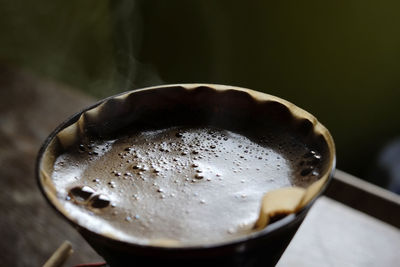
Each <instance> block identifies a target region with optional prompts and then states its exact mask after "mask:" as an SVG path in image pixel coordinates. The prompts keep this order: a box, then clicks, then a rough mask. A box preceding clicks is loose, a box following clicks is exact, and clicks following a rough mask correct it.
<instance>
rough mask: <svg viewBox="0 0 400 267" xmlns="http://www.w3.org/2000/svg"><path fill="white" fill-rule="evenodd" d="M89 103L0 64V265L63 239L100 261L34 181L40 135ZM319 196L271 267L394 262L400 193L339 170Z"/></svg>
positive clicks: (33, 258) (41, 257)
mask: <svg viewBox="0 0 400 267" xmlns="http://www.w3.org/2000/svg"><path fill="white" fill-rule="evenodd" d="M93 102H94V99H92V98H90V97H87V96H85V95H82V94H81V93H78V92H76V91H74V90H73V89H71V88H67V87H66V86H64V85H61V84H57V83H54V82H50V81H46V80H43V79H38V78H37V77H35V76H33V75H31V74H30V73H26V72H23V71H16V70H14V69H11V68H7V67H4V66H3V67H1V66H0V151H1V153H0V179H1V180H0V209H1V210H2V211H3V214H2V216H0V236H1V241H0V251H1V256H0V266H17V267H18V266H40V265H42V264H43V263H44V262H45V261H46V259H47V258H48V257H49V256H50V255H51V254H52V253H53V252H54V250H55V249H56V248H57V247H58V246H59V245H60V244H61V243H62V242H63V241H64V240H66V239H68V240H70V241H71V243H72V245H73V248H74V250H75V253H74V254H72V256H71V257H70V258H69V259H68V261H67V263H66V266H72V265H74V264H79V263H90V262H98V261H102V259H101V258H100V257H99V256H98V255H97V254H96V253H95V252H94V251H93V250H92V249H91V248H90V247H89V246H88V245H87V243H86V242H85V241H84V240H83V239H82V238H81V237H80V236H79V235H78V234H77V233H76V231H75V230H74V229H73V228H72V227H71V226H70V225H68V224H67V223H66V222H64V221H63V220H62V219H61V218H60V217H59V216H57V214H56V213H55V212H54V211H53V210H52V209H51V208H50V207H49V205H48V204H47V203H46V202H45V200H44V198H43V196H42V195H41V194H40V192H39V190H38V187H37V185H36V180H35V178H34V162H35V157H36V153H37V151H38V149H39V147H40V145H41V143H42V142H43V141H44V139H45V138H46V136H47V135H48V134H49V133H50V132H51V131H52V130H53V129H54V128H55V127H56V126H57V125H58V124H59V123H60V122H61V121H63V120H64V119H65V118H67V117H68V116H69V115H72V113H74V112H77V111H79V110H80V109H81V108H82V107H84V106H86V105H88V104H91V103H93ZM326 195H327V196H324V197H321V198H320V199H318V201H317V202H316V203H315V205H314V206H313V208H312V209H311V211H310V213H309V215H308V216H307V218H306V220H305V221H304V223H303V224H302V226H301V227H300V229H299V231H298V232H297V234H296V235H295V237H294V239H293V241H292V243H291V244H290V245H289V247H288V249H287V250H286V252H285V253H284V255H283V256H282V258H281V260H280V261H279V263H278V265H277V266H279V267H285V266H300V267H301V266H307V267H312V266H318V267H324V266H327V267H328V266H329V267H330V266H349V267H350V266H354V267H358V266H360V267H361V266H362V267H366V266H388V267H389V266H390V267H391V266H400V253H398V251H400V230H399V227H400V200H399V196H397V195H394V194H391V193H389V192H387V191H385V190H383V189H380V188H377V187H375V186H373V185H370V184H368V183H366V182H363V181H361V180H359V179H357V178H355V177H352V176H350V175H347V174H346V173H343V172H340V171H338V172H337V173H336V176H335V178H334V179H333V181H332V183H331V185H330V187H329V188H328V190H327V192H326ZM329 197H330V198H329ZM334 199H335V200H334ZM338 201H339V202H342V203H344V204H341V203H339V202H338ZM352 207H353V208H352ZM356 209H357V210H356ZM361 211H362V212H361ZM367 214H369V215H367Z"/></svg>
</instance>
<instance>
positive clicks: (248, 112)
mask: <svg viewBox="0 0 400 267" xmlns="http://www.w3.org/2000/svg"><path fill="white" fill-rule="evenodd" d="M176 125H208V126H215V127H220V128H224V129H228V130H231V131H240V130H241V129H246V131H249V130H250V131H254V132H268V131H269V130H271V129H274V130H279V131H282V132H285V133H293V135H294V136H296V138H299V139H300V140H301V141H302V142H304V143H305V144H306V145H307V146H308V147H309V148H310V149H315V150H317V151H318V152H319V153H320V154H321V155H322V159H323V161H322V165H321V166H322V167H321V171H320V177H319V182H320V184H321V185H322V186H319V187H318V190H316V191H315V192H314V193H313V194H312V195H311V196H309V199H308V200H307V202H306V204H305V205H303V206H302V208H301V209H300V210H299V211H298V212H296V213H294V214H290V215H287V216H285V217H284V218H282V219H279V220H276V221H275V222H273V223H271V224H269V225H268V226H267V227H266V228H264V229H263V230H261V231H258V232H254V233H252V234H249V235H247V236H245V237H241V238H237V239H235V240H233V241H229V242H222V243H217V244H206V245H196V246H176V245H174V246H168V245H166V244H151V245H143V244H137V243H132V242H128V241H126V240H125V241H124V240H120V239H119V238H117V237H116V236H113V235H112V234H110V233H105V232H102V229H89V228H87V227H85V226H84V225H81V224H79V223H78V221H77V219H76V218H74V217H72V216H71V215H70V214H68V212H66V210H65V209H64V207H63V205H62V203H61V202H60V199H59V195H58V194H57V190H56V188H55V186H54V184H53V183H52V180H51V174H52V171H53V165H54V161H55V159H56V157H57V155H59V154H60V153H61V151H62V150H63V149H65V148H66V147H69V146H72V145H76V144H77V143H78V142H79V140H80V139H81V138H84V137H87V136H95V137H107V136H112V135H113V134H115V133H117V132H118V131H121V130H123V129H126V128H129V129H131V128H134V129H139V130H143V129H150V128H151V129H154V128H165V127H168V126H176ZM334 166H335V147H334V143H333V140H332V137H331V135H330V134H329V132H328V131H327V129H326V128H325V127H324V126H323V125H321V124H320V123H319V122H318V121H317V120H316V119H315V118H314V117H313V116H312V115H311V114H309V113H308V112H306V111H304V110H302V109H300V108H298V107H296V106H295V105H293V104H291V103H289V102H287V101H285V100H283V99H280V98H277V97H274V96H271V95H267V94H263V93H260V92H256V91H252V90H249V89H243V88H238V87H232V86H223V85H211V84H180V85H165V86H156V87H150V88H144V89H139V90H135V91H130V92H126V93H123V94H120V95H117V96H114V97H110V98H107V99H105V100H102V101H100V102H98V103H96V104H95V105H93V106H91V107H89V108H87V109H85V110H83V111H81V112H79V113H77V114H76V115H74V116H72V117H71V118H69V119H68V120H67V121H65V122H64V123H62V124H61V125H60V126H59V127H58V128H57V129H56V130H55V131H54V132H53V133H51V134H50V136H49V137H48V138H47V140H46V141H45V143H44V144H43V146H42V148H41V150H40V152H39V155H38V159H37V165H36V175H37V179H38V183H39V187H40V188H41V190H42V193H43V194H44V196H45V197H46V199H47V200H48V201H49V203H50V204H51V205H52V206H53V207H54V208H55V209H56V210H57V211H58V212H59V213H60V214H61V215H62V216H63V217H64V218H65V219H66V220H68V221H69V222H70V223H71V224H72V225H73V226H74V227H75V228H76V229H77V230H78V231H79V232H80V233H81V235H82V236H83V237H84V238H85V239H86V240H87V242H88V243H89V244H90V245H91V246H92V247H93V248H94V249H95V250H96V251H97V252H98V253H99V254H100V255H101V256H102V257H104V259H105V260H106V261H107V263H108V264H109V265H110V266H113V267H114V266H153V265H165V264H171V265H172V264H173V265H175V266H189V265H191V266H205V265H208V266H274V265H275V264H276V263H277V261H278V260H279V258H280V257H281V255H282V253H283V252H284V250H285V249H286V247H287V245H288V244H289V242H290V240H291V239H292V237H293V236H294V234H295V233H296V231H297V229H298V227H299V226H300V224H301V222H302V221H303V219H304V217H305V216H306V214H307V212H308V210H309V209H310V207H311V205H312V203H313V202H314V201H315V199H316V197H318V195H320V194H321V192H322V191H323V190H324V188H325V187H326V184H327V183H328V181H329V179H330V177H331V175H332V173H333V170H334ZM260 201H261V200H260Z"/></svg>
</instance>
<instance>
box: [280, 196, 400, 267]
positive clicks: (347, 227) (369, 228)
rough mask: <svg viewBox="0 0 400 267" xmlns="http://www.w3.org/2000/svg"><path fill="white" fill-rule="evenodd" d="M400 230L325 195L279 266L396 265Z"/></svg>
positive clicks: (398, 256)
mask: <svg viewBox="0 0 400 267" xmlns="http://www.w3.org/2000/svg"><path fill="white" fill-rule="evenodd" d="M399 251H400V230H399V229H398V228H395V227H393V226H391V225H388V224H386V223H383V222H382V221H379V220H377V219H375V218H373V217H370V216H368V215H366V214H364V213H362V212H359V211H357V210H355V209H352V208H349V207H348V206H345V205H343V204H341V203H339V202H336V201H335V200H332V199H330V198H327V197H321V198H319V199H318V200H317V202H316V203H315V205H314V206H313V207H312V209H311V210H310V213H309V214H308V215H307V217H306V219H305V221H304V222H303V224H302V225H301V226H300V228H299V230H298V232H297V233H296V235H295V237H294V238H293V240H292V242H291V243H290V245H289V247H288V248H287V250H286V251H285V253H284V254H283V256H282V258H281V260H280V261H279V263H278V265H277V266H278V267H289V266H296V267H336V266H340V267H376V266H380V267H395V266H399V265H400V264H399V263H400V253H399Z"/></svg>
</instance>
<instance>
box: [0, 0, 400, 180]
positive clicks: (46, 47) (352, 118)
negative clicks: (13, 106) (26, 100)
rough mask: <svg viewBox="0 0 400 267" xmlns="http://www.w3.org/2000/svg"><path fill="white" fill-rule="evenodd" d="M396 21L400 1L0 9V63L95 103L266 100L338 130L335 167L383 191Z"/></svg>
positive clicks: (395, 132) (46, 1) (53, 4)
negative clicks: (152, 93)
mask: <svg viewBox="0 0 400 267" xmlns="http://www.w3.org/2000/svg"><path fill="white" fill-rule="evenodd" d="M399 11H400V2H399V1H396V0H382V1H379V2H378V1H370V0H347V1H344V0H343V1H342V0H338V1H228V0H218V1H216V0H214V1H201V0H197V1H187V0H180V1H179V0H173V1H172V0H170V1H162V0H158V1H157V0H147V1H129V0H126V1H122V0H118V1H106V0H85V1H82V0H79V1H78V0H70V1H61V0H52V1H50V0H38V1H29V0H13V1H6V0H0V32H1V42H0V64H6V65H9V66H15V67H18V68H21V69H24V70H27V71H29V72H32V73H34V74H36V75H38V76H39V77H43V78H46V79H49V78H50V79H53V80H55V81H58V82H60V83H64V84H66V85H68V86H70V87H72V88H74V89H75V90H81V91H84V92H86V93H87V94H90V95H93V96H95V97H96V98H100V97H104V96H108V95H111V94H114V93H117V92H121V91H125V90H128V89H132V88H138V87H141V86H147V85H156V84H161V83H178V82H212V83H221V84H230V85H236V86H243V87H247V88H251V89H255V90H259V91H263V92H266V93H270V94H273V95H276V96H279V97H282V98H285V99H287V100H289V101H291V102H293V103H295V104H297V105H298V106H300V107H302V108H304V109H306V110H308V111H310V112H311V113H313V114H314V115H316V117H317V118H318V119H319V120H320V121H321V122H322V123H323V124H325V125H326V126H327V128H328V129H330V131H331V133H332V135H333V137H334V139H335V141H336V145H337V156H338V168H340V169H343V170H345V171H347V172H349V173H351V174H354V175H357V176H359V177H361V178H363V179H367V180H370V181H373V182H374V183H376V184H379V185H381V186H385V185H386V177H385V176H384V175H376V172H375V169H376V160H377V157H378V155H379V152H380V151H381V149H382V148H383V147H384V146H385V145H386V144H387V143H388V142H390V141H392V140H394V139H395V138H397V137H399V135H400V123H399V120H398V113H399V112H398V110H399V109H398V105H399V103H398V102H399V99H400V75H399V70H400V16H399V14H400V12H399ZM1 90H4V89H1ZM48 101H52V100H51V99H48ZM76 111H77V110H71V114H72V113H74V112H76Z"/></svg>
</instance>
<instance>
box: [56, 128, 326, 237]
mask: <svg viewBox="0 0 400 267" xmlns="http://www.w3.org/2000/svg"><path fill="white" fill-rule="evenodd" d="M320 161H321V158H320V155H319V154H318V153H317V152H315V151H312V150H309V149H308V148H307V147H306V146H305V145H304V144H303V143H301V142H299V141H298V140H297V139H296V138H293V137H292V136H289V135H288V134H282V133H281V134H280V135H277V134H276V135H273V134H269V135H263V136H250V135H248V134H247V135H246V133H242V134H238V133H234V132H232V131H228V130H223V129H218V128H210V127H174V128H167V129H161V130H153V131H141V132H138V133H131V134H129V135H128V134H125V135H122V136H119V137H118V138H117V139H112V140H91V141H87V142H84V143H80V144H76V145H75V146H72V147H70V148H69V149H68V150H67V151H65V152H64V153H61V154H60V155H59V156H58V157H57V159H56V161H55V164H54V172H53V174H52V181H53V183H54V185H55V187H56V188H57V190H58V196H59V198H60V199H61V200H62V203H63V205H64V207H65V209H66V211H67V212H68V213H69V214H70V216H72V217H74V218H76V220H78V221H79V223H80V224H81V225H83V226H85V227H86V228H89V229H105V231H106V232H109V233H112V234H113V235H114V236H116V237H118V238H119V239H122V240H127V241H132V242H136V243H142V244H149V243H152V241H154V240H175V241H179V243H180V244H189V245H193V244H208V243H216V242H222V241H227V240H231V239H235V238H237V237H240V236H244V235H247V234H249V233H250V232H251V231H252V227H253V225H254V222H255V221H256V219H257V217H258V213H259V209H260V203H261V199H262V196H263V195H264V194H265V193H266V192H268V191H271V190H274V189H277V188H282V187H289V186H292V185H296V186H303V187H305V186H307V185H309V184H311V183H312V182H314V181H315V180H317V179H318V178H319V163H320ZM305 170H306V171H305ZM308 170H311V171H308Z"/></svg>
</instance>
